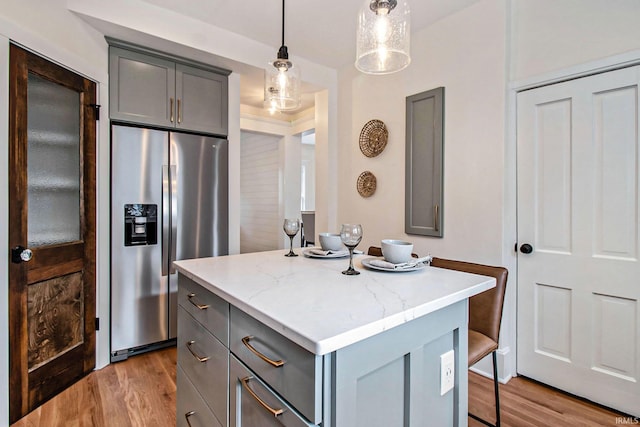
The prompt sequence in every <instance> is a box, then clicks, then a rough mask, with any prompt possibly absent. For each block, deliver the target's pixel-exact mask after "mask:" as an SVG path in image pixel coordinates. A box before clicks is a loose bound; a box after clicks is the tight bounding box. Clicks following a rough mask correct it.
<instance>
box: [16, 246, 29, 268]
mask: <svg viewBox="0 0 640 427" xmlns="http://www.w3.org/2000/svg"><path fill="white" fill-rule="evenodd" d="M31 258H33V252H32V251H31V249H28V248H25V247H24V246H16V247H15V248H13V249H11V262H13V263H15V264H20V263H21V262H28V261H31Z"/></svg>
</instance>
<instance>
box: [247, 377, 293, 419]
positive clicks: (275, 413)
mask: <svg viewBox="0 0 640 427" xmlns="http://www.w3.org/2000/svg"><path fill="white" fill-rule="evenodd" d="M252 379H253V377H245V378H242V379H241V380H240V381H242V387H244V389H245V390H247V391H248V392H249V394H250V395H251V396H252V397H253V398H254V399H255V400H256V401H257V402H258V403H259V404H260V405H261V406H262V407H263V408H264V409H266V410H267V411H269V412H270V413H271V415H273V416H274V417H277V416H278V415H282V413H283V412H284V409H282V408H280V409H273V408H272V407H271V406H269V405H268V404H267V402H265V401H264V400H262V399H260V398H259V397H258V395H257V394H256V392H255V391H253V390H251V387H249V380H252Z"/></svg>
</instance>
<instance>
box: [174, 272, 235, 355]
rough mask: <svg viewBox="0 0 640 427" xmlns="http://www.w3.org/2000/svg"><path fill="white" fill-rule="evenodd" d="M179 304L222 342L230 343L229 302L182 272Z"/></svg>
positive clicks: (179, 286)
mask: <svg viewBox="0 0 640 427" xmlns="http://www.w3.org/2000/svg"><path fill="white" fill-rule="evenodd" d="M178 304H179V305H180V306H181V307H183V308H184V309H185V310H187V311H188V312H189V314H191V315H192V316H193V317H194V318H195V319H196V320H197V321H198V322H200V323H201V324H202V325H203V326H204V327H205V328H207V330H209V332H211V333H212V334H213V336H215V337H216V338H218V339H219V340H220V342H222V343H223V344H224V345H225V346H228V345H229V303H227V302H226V301H225V300H223V299H222V298H220V297H218V296H217V295H214V294H213V293H211V292H209V291H208V290H206V289H205V288H203V287H202V286H200V285H199V284H197V283H196V282H194V281H193V280H191V279H189V278H188V277H186V276H184V275H182V274H180V275H179V279H178Z"/></svg>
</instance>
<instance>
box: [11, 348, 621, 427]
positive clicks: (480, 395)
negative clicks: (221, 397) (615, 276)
mask: <svg viewBox="0 0 640 427" xmlns="http://www.w3.org/2000/svg"><path fill="white" fill-rule="evenodd" d="M175 366H176V350H175V348H169V349H164V350H159V351H155V352H153V353H147V354H144V355H140V356H136V357H132V358H130V359H128V360H127V361H124V362H119V363H115V364H111V365H109V366H107V367H106V368H104V369H101V370H99V371H95V372H93V373H91V374H90V375H89V376H87V377H85V378H84V379H82V380H81V381H79V382H78V383H76V384H75V385H73V386H71V387H70V388H69V389H67V390H65V391H64V392H63V393H61V394H60V395H58V396H57V397H56V398H54V399H52V400H50V401H49V402H47V403H45V404H44V405H42V406H41V407H40V408H38V409H36V410H35V411H33V412H32V413H30V414H29V415H27V416H26V417H24V418H22V419H21V420H20V421H18V422H17V423H15V424H13V427H27V426H29V427H36V426H38V427H58V426H60V427H62V426H64V427H76V426H77V427H129V426H132V427H133V426H136V427H138V426H139V427H143V426H144V427H165V426H166V427H170V426H175V414H176V412H175V404H176V378H175ZM500 399H501V408H502V411H501V413H502V425H503V426H504V427H533V426H536V427H537V426H539V427H549V426H615V425H620V424H622V423H620V422H618V423H616V417H619V416H621V415H620V414H616V413H615V412H612V411H608V410H606V409H603V408H600V407H598V406H596V405H592V404H590V403H588V402H585V401H583V400H579V399H574V398H571V397H570V396H567V395H566V394H563V393H561V392H558V391H556V390H553V389H550V388H548V387H545V386H542V385H540V384H538V383H535V382H533V381H529V380H527V379H525V378H514V379H512V380H511V381H509V383H508V384H506V385H501V386H500ZM469 407H470V409H471V410H472V411H473V412H474V413H476V414H478V415H480V416H481V417H483V418H485V419H488V420H491V421H492V420H493V417H494V409H493V383H492V382H491V380H489V379H487V378H484V377H481V376H479V375H477V374H474V373H472V372H470V373H469ZM481 425H482V424H480V423H478V422H476V421H474V420H472V419H469V427H476V426H481ZM389 427H394V426H389ZM435 427H440V426H435ZM442 427H446V426H442Z"/></svg>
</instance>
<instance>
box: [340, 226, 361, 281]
mask: <svg viewBox="0 0 640 427" xmlns="http://www.w3.org/2000/svg"><path fill="white" fill-rule="evenodd" d="M340 239H341V240H342V243H344V245H345V246H346V247H347V248H348V249H349V268H348V269H346V270H345V271H343V272H342V274H346V275H348V276H353V275H356V274H360V272H359V271H357V270H356V269H355V268H353V250H354V249H355V248H356V246H358V243H360V241H361V240H362V226H361V225H360V224H342V228H341V229H340Z"/></svg>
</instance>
